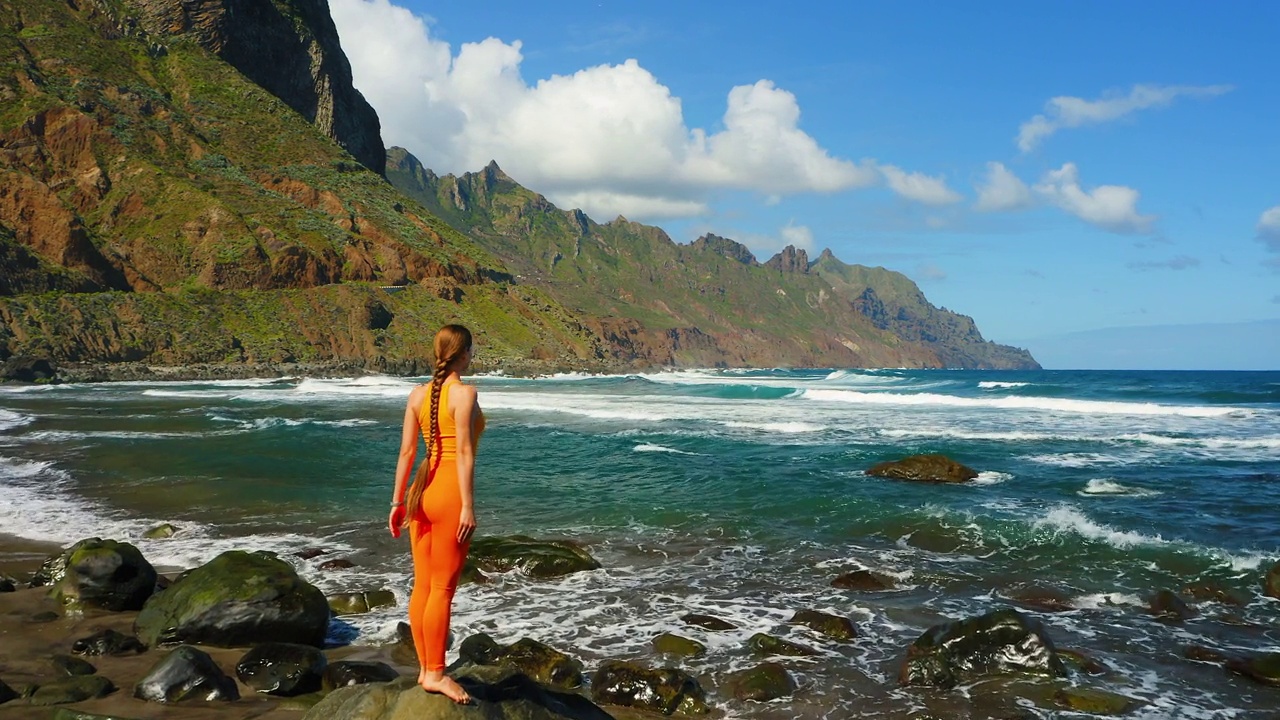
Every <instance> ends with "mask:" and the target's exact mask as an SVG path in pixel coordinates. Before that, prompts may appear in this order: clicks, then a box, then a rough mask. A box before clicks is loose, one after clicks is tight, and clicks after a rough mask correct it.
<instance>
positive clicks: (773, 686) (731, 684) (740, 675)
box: [725, 662, 797, 702]
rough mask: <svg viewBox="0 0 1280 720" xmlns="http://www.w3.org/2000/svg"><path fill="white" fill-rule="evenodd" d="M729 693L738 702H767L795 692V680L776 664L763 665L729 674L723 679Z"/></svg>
mask: <svg viewBox="0 0 1280 720" xmlns="http://www.w3.org/2000/svg"><path fill="white" fill-rule="evenodd" d="M725 685H726V686H727V687H728V688H729V692H731V693H733V696H734V697H735V698H737V699H739V700H755V701H757V702H768V701H770V700H776V699H778V698H781V697H787V696H788V695H790V694H792V693H794V692H795V691H796V687H797V686H796V681H795V678H793V677H791V673H789V672H787V669H786V668H784V667H782V666H781V665H779V664H778V663H772V662H769V663H763V664H761V665H757V666H755V667H753V668H748V669H746V670H740V671H738V672H735V673H730V674H729V675H728V676H726V678H725Z"/></svg>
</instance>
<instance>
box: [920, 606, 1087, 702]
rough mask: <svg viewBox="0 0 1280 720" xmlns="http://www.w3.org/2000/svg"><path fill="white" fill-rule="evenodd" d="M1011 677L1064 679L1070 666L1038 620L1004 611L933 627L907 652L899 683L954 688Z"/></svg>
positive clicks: (1014, 611) (1015, 612)
mask: <svg viewBox="0 0 1280 720" xmlns="http://www.w3.org/2000/svg"><path fill="white" fill-rule="evenodd" d="M1009 673H1030V674H1035V675H1049V676H1063V675H1066V668H1065V666H1063V664H1062V660H1061V659H1060V658H1059V657H1058V654H1057V652H1056V651H1055V649H1054V646H1053V640H1051V639H1050V638H1049V635H1048V633H1047V632H1046V631H1045V628H1044V626H1043V625H1042V624H1041V623H1040V621H1039V620H1036V619H1035V618H1033V617H1030V616H1028V615H1024V614H1022V613H1020V612H1018V611H1017V610H1013V609H1009V608H1006V609H1002V610H996V611H994V612H989V613H987V614H985V615H981V616H978V617H973V618H968V619H966V620H960V621H957V622H952V623H943V624H941V625H935V626H933V627H931V628H929V629H928V630H926V631H925V633H924V634H923V635H921V636H920V637H919V639H917V640H916V641H915V642H914V643H912V645H911V647H909V648H907V657H906V660H904V661H903V663H902V669H901V671H900V672H899V674H898V680H899V682H900V683H902V684H903V685H937V686H941V687H955V686H956V685H958V684H960V683H964V682H969V681H972V680H979V679H983V678H986V677H989V676H992V675H1003V674H1009Z"/></svg>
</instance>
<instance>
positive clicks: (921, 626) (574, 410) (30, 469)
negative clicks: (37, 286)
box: [0, 370, 1280, 719]
mask: <svg viewBox="0 0 1280 720" xmlns="http://www.w3.org/2000/svg"><path fill="white" fill-rule="evenodd" d="M419 381H420V379H404V378H392V377H363V378H358V379H320V378H282V379H276V380H238V381H222V382H182V383H112V384H83V385H53V386H0V495H2V497H3V503H0V532H4V533H8V534H11V535H18V536H23V537H30V538H41V539H52V540H56V541H61V542H67V543H69V542H72V541H75V540H79V539H81V538H83V537H91V536H100V537H114V538H119V539H129V540H131V541H132V542H135V543H136V544H138V545H139V547H140V548H141V549H142V550H143V552H144V554H145V555H146V556H147V557H148V558H149V559H150V560H151V561H152V563H154V564H156V565H159V566H164V567H167V568H185V567H191V566H194V565H196V564H199V563H202V562H204V561H206V560H208V559H210V558H212V557H213V556H214V555H216V554H217V553H219V552H221V551H223V550H227V549H232V548H237V549H265V550H273V551H277V552H279V553H280V554H281V556H282V557H286V558H288V559H290V560H291V561H292V562H294V563H295V564H296V565H297V566H298V568H299V570H300V572H301V573H302V574H303V575H304V576H305V577H307V578H308V579H309V580H311V581H312V582H314V583H316V584H317V585H318V586H320V587H321V589H323V590H325V591H326V592H339V591H348V590H359V589H377V588H383V587H387V588H390V589H392V590H394V591H395V592H396V593H397V595H398V596H399V598H400V599H401V601H402V604H401V606H400V607H397V608H393V609H388V610H383V611H378V612H374V613H371V614H369V615H364V616H350V617H346V618H343V622H340V623H337V624H335V627H334V630H333V635H334V638H335V640H339V641H343V642H356V643H379V642H383V641H389V640H391V639H393V638H394V635H395V624H396V622H397V621H399V620H402V619H404V615H403V614H404V606H403V601H404V600H405V599H406V598H407V592H408V582H409V576H410V570H411V568H410V561H409V556H408V549H407V543H406V542H405V541H404V540H403V539H401V540H398V541H397V540H393V539H391V537H390V536H389V535H388V533H387V532H386V528H385V523H386V515H387V501H388V499H389V497H390V494H391V485H392V480H393V478H392V475H393V471H394V468H395V462H396V451H397V448H398V443H399V437H400V422H401V418H402V416H403V412H404V402H405V398H406V397H407V395H408V393H409V391H410V389H411V388H412V387H413V385H414V384H415V383H416V382H419ZM472 381H473V382H475V384H476V385H477V387H478V388H479V391H480V403H481V405H482V406H483V408H484V410H485V413H486V416H487V418H488V431H487V432H486V433H485V435H484V438H483V441H482V443H481V446H480V453H479V458H478V463H477V470H476V503H477V520H478V525H479V527H478V531H477V532H478V534H479V535H485V534H515V533H520V534H526V535H532V536H535V537H542V538H571V539H574V540H577V541H580V542H581V543H583V544H585V546H586V547H587V548H588V550H589V551H590V552H591V553H592V554H593V555H594V556H595V557H596V558H597V559H599V560H600V561H601V563H602V564H603V565H604V567H603V568H602V569H600V570H597V571H592V572H586V573H579V574H575V575H571V576H568V577H566V578H563V579H560V580H555V581H533V580H530V579H529V578H527V577H524V576H522V575H520V574H519V573H510V574H507V575H501V576H498V577H496V578H494V579H493V581H492V582H489V583H486V584H478V585H467V586H463V587H462V588H461V589H460V590H459V592H458V596H457V599H456V601H455V614H454V632H455V635H456V637H458V638H462V637H466V636H467V635H470V634H472V633H475V632H486V633H489V634H490V635H492V636H493V637H494V638H495V639H496V640H498V641H499V642H511V641H514V640H516V639H519V638H521V637H532V638H534V639H537V640H539V641H542V642H545V643H547V644H549V645H551V646H553V647H555V648H557V649H559V650H561V651H564V652H566V653H568V654H569V655H571V656H573V657H575V658H578V659H579V660H581V661H582V662H583V664H584V666H585V668H586V670H587V671H588V673H589V672H590V671H591V670H592V669H594V667H595V666H596V665H598V664H599V663H600V662H601V661H602V660H605V659H615V658H617V659H628V660H638V661H641V662H646V663H654V664H658V663H661V662H663V659H662V658H659V657H657V656H655V654H654V652H653V650H652V648H651V645H650V642H651V640H652V638H653V637H654V636H655V635H657V634H658V633H660V632H663V631H671V632H675V633H678V634H681V635H684V636H686V637H691V638H694V639H697V640H699V641H701V642H703V643H705V644H706V645H707V647H708V650H709V651H708V653H707V654H706V655H705V656H704V657H700V658H697V659H694V660H690V661H685V662H684V663H683V667H685V668H686V669H688V670H689V671H691V672H693V673H694V674H695V675H698V676H700V677H701V678H703V679H704V680H706V681H707V682H706V685H708V686H710V687H714V686H715V684H716V682H717V680H718V679H719V678H721V677H722V676H723V674H724V673H726V672H729V671H732V670H737V669H741V668H745V667H749V666H751V665H754V664H755V663H757V662H759V659H758V658H756V657H754V656H753V655H752V654H751V652H750V651H749V650H748V649H747V648H746V647H745V641H746V639H747V638H748V637H749V636H750V635H752V634H754V633H756V632H767V633H771V634H774V635H777V636H780V637H783V638H786V639H789V640H792V641H794V642H799V643H802V644H805V645H808V646H810V647H813V648H816V649H818V650H819V651H820V654H819V655H818V656H817V657H815V658H808V659H787V660H785V661H784V662H785V664H786V665H787V666H788V669H789V670H790V671H791V672H792V674H793V675H794V676H795V677H796V678H797V680H798V681H799V682H800V685H801V687H800V690H799V691H798V692H797V693H796V694H795V695H794V696H793V697H791V698H788V699H783V700H778V701H774V702H770V703H763V704H758V703H739V702H736V701H733V700H732V699H726V698H725V697H724V696H723V695H722V694H718V693H715V692H713V694H712V700H713V702H714V703H715V704H716V705H717V706H718V707H720V708H721V709H722V710H723V711H724V712H725V713H726V714H727V716H728V717H742V718H796V717H804V718H833V719H834V718H847V717H859V716H867V717H871V716H882V715H900V716H906V714H908V713H910V712H911V711H912V710H913V709H919V708H922V707H924V706H925V705H926V704H927V703H928V702H934V703H936V702H940V701H941V702H945V701H946V697H945V696H946V695H947V694H948V693H950V694H954V695H956V696H957V697H962V696H964V695H965V693H966V692H967V690H966V689H964V688H961V689H957V690H951V691H924V690H920V689H917V688H900V687H898V686H897V684H896V677H897V672H898V668H899V666H900V664H901V661H902V658H903V657H904V655H905V651H906V648H907V646H908V645H909V644H910V643H911V642H912V641H913V640H914V639H915V638H916V637H918V636H919V635H920V633H921V632H923V631H924V630H925V629H926V628H928V627H929V626H931V625H933V624H935V623H938V622H944V621H946V620H949V619H957V618H962V617H966V616H971V615H975V614H979V613H982V612H985V611H987V610H991V609H995V608H997V607H1003V606H1010V605H1011V606H1014V607H1019V608H1021V609H1023V610H1024V611H1026V612H1028V613H1029V614H1032V615H1034V616H1035V617H1037V618H1039V619H1041V620H1042V621H1043V622H1044V623H1045V624H1046V627H1047V628H1048V630H1049V634H1050V636H1051V637H1052V638H1053V640H1054V642H1055V643H1056V644H1057V646H1058V647H1063V648H1073V649H1078V650H1081V651H1083V652H1085V653H1087V654H1088V655H1090V656H1091V657H1093V658H1094V659H1096V660H1098V661H1099V662H1101V663H1103V664H1104V665H1105V666H1107V667H1108V668H1109V670H1110V672H1109V673H1108V674H1106V675H1103V676H1100V677H1083V676H1077V677H1075V678H1073V680H1072V682H1075V683H1078V684H1083V685H1088V686H1090V687H1098V688H1102V689H1106V690H1110V691H1112V692H1117V693H1120V694H1124V695H1127V696H1129V697H1131V698H1134V699H1135V700H1138V701H1140V702H1141V703H1142V706H1141V708H1140V709H1138V710H1137V711H1135V712H1133V713H1131V714H1130V717H1142V718H1169V717H1186V718H1249V717H1262V716H1263V715H1262V714H1261V713H1264V712H1265V711H1268V710H1271V711H1274V710H1276V709H1277V708H1280V688H1267V687H1263V686H1260V685H1256V684H1254V683H1252V682H1251V681H1249V680H1247V679H1245V678H1242V677H1239V676H1235V675H1231V674H1228V673H1226V672H1224V671H1223V670H1222V668H1220V667H1218V666H1215V665H1211V664H1207V663H1197V662H1192V661H1189V660H1186V659H1184V658H1183V657H1182V653H1183V649H1184V648H1185V647H1186V646H1188V645H1203V646H1206V647H1210V648H1213V649H1217V650H1220V651H1222V652H1226V653H1228V654H1245V653H1251V652H1259V651H1277V650H1280V600H1276V599H1272V598H1268V597H1265V596H1264V595H1263V594H1262V588H1261V579H1262V577H1263V575H1264V574H1265V572H1266V569H1267V568H1268V567H1270V566H1271V564H1272V563H1274V562H1276V561H1277V560H1280V372H1120V371H1115V372H1091V371H1035V372H1032V371H1018V372H1012V371H950V370H947V371H937V370H933V371H917V370H836V371H832V370H741V371H731V370H729V371H726V370H721V371H713V370H693V371H679V372H663V373H653V374H635V375H627V376H592V375H561V376H554V377H545V378H538V379H521V378H513V377H504V376H502V375H488V376H481V377H476V378H473V379H472ZM926 452H928V453H943V454H946V455H949V456H951V457H952V458H954V459H956V460H958V461H960V462H962V463H965V464H966V465H969V466H970V467H972V468H974V469H976V470H978V471H979V472H980V474H979V476H978V478H977V479H976V480H974V481H972V482H970V483H967V484H964V485H954V486H953V485H933V484H918V483H909V482H901V481H895V480H889V479H881V478H874V477H869V476H867V475H866V474H865V472H864V471H865V470H866V469H867V468H869V467H870V466H871V465H873V464H875V463H877V462H879V461H882V460H890V459H896V458H900V457H903V456H906V455H910V454H915V453H926ZM161 522H171V523H173V524H175V525H177V526H178V527H179V528H180V530H181V531H180V532H179V533H178V534H177V535H176V536H174V537H172V538H169V539H164V540H144V539H142V538H141V533H142V532H143V531H145V530H147V529H148V528H150V527H152V526H154V525H156V524H158V523H161ZM313 547H319V548H325V549H327V550H328V551H329V552H328V553H327V554H326V555H322V556H320V557H317V558H314V559H313V560H308V561H303V560H299V559H297V558H296V557H293V556H292V553H295V552H297V551H300V550H303V549H306V548H313ZM336 557H345V558H349V559H350V560H352V561H353V562H354V563H356V566H355V567H353V568H350V569H347V570H331V571H325V570H321V569H320V568H319V564H320V563H322V562H324V561H326V560H331V559H333V558H336ZM858 569H867V570H870V571H872V572H874V573H876V574H878V575H880V576H881V577H883V578H886V579H890V580H892V582H893V583H894V585H895V588H894V589H892V590H888V591H882V592H875V593H865V592H855V591H850V590H841V589H837V588H833V587H831V584H830V583H831V580H832V579H834V578H835V577H836V576H838V575H840V574H842V573H845V572H849V571H852V570H858ZM1204 583H1210V584H1214V585H1217V586H1219V587H1220V588H1222V589H1225V590H1226V591H1228V592H1230V593H1233V594H1235V595H1236V596H1238V598H1239V599H1240V600H1241V601H1242V604H1240V605H1233V604H1230V603H1223V602H1214V601H1207V602H1200V603H1195V607H1196V609H1197V611H1198V615H1197V616H1196V617H1195V618H1192V619H1190V620H1188V621H1187V622H1185V623H1181V624H1168V623H1163V622H1160V621H1158V620H1157V619H1156V618H1155V617H1153V616H1152V615H1151V614H1149V613H1148V612H1147V610H1146V607H1147V600H1148V598H1149V597H1150V596H1152V595H1153V594H1154V593H1156V592H1157V591H1159V590H1161V589H1171V590H1175V591H1177V590H1180V589H1181V588H1184V587H1186V586H1188V585H1191V584H1204ZM1036 588H1039V589H1048V590H1049V591H1052V592H1055V593H1057V594H1059V595H1060V596H1062V597H1064V598H1066V600H1067V601H1068V602H1069V604H1070V605H1071V606H1072V607H1073V608H1075V609H1073V610H1069V611H1066V612H1047V611H1040V610H1036V609H1033V608H1031V607H1029V606H1026V605H1021V604H1019V602H1018V601H1017V598H1019V597H1023V596H1024V595H1025V594H1026V593H1027V592H1029V591H1031V590H1035V589H1036ZM1037 591H1039V590H1037ZM800 609H816V610H821V611H825V612H831V613H837V614H840V615H844V616H846V617H849V618H850V619H851V620H853V622H854V624H855V625H856V627H857V629H858V638H857V639H856V640H855V641H854V642H850V643H836V642H833V641H829V640H826V639H825V638H823V637H821V636H818V635H816V634H814V633H812V632H811V631H809V630H808V629H806V628H803V627H798V626H791V625H789V624H788V623H787V621H788V620H789V619H790V617H791V615H792V614H793V613H794V612H795V611H796V610H800ZM688 612H702V613H708V614H712V615H716V616H718V617H721V618H724V619H726V620H728V621H730V622H731V623H733V624H734V625H736V626H737V628H738V629H737V630H733V631H730V632H721V633H715V632H711V631H707V630H703V629H701V628H694V627H689V626H686V625H684V624H683V623H682V622H681V621H680V619H679V618H680V616H681V615H684V614H685V613H688ZM939 698H941V700H939ZM1028 712H1030V713H1032V714H1036V715H1040V716H1043V717H1050V716H1053V714H1052V713H1050V712H1048V711H1041V710H1034V709H1028ZM1266 716H1267V717H1271V715H1269V714H1268V715H1266Z"/></svg>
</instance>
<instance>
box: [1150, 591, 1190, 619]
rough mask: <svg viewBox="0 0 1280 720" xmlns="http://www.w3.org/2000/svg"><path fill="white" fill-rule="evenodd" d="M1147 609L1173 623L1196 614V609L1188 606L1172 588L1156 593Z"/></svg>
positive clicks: (1159, 617)
mask: <svg viewBox="0 0 1280 720" xmlns="http://www.w3.org/2000/svg"><path fill="white" fill-rule="evenodd" d="M1147 611H1148V612H1150V613H1151V614H1152V615H1155V616H1156V617H1157V618H1158V619H1159V620H1161V621H1162V622H1171V623H1180V622H1182V621H1184V620H1189V619H1191V618H1193V617H1195V616H1196V611H1195V610H1192V609H1191V608H1190V607H1188V606H1187V604H1186V603H1185V602H1183V601H1182V598H1180V597H1178V595H1177V593H1175V592H1173V591H1172V590H1161V591H1160V592H1158V593H1156V594H1155V595H1154V596H1153V597H1152V598H1151V601H1150V604H1149V605H1148V607H1147Z"/></svg>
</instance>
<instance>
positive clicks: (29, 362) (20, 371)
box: [0, 357, 58, 382]
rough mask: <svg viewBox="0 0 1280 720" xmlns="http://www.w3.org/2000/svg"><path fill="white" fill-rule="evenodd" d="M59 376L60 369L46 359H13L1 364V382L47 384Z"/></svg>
mask: <svg viewBox="0 0 1280 720" xmlns="http://www.w3.org/2000/svg"><path fill="white" fill-rule="evenodd" d="M57 376H58V368H57V367H55V366H54V364H53V363H52V362H50V361H49V360H47V359H45V358H32V357H11V358H9V359H8V360H5V361H4V362H3V363H0V382H5V381H6V380H16V381H18V382H47V381H49V380H53V379H54V378H56V377H57Z"/></svg>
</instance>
